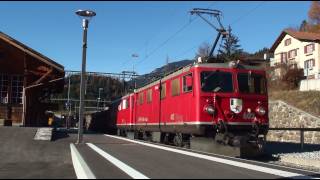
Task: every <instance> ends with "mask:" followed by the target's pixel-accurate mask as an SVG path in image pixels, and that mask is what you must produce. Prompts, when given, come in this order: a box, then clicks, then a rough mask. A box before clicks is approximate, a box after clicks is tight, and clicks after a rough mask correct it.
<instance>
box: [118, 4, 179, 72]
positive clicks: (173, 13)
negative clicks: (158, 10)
mask: <svg viewBox="0 0 320 180" xmlns="http://www.w3.org/2000/svg"><path fill="white" fill-rule="evenodd" d="M177 12H178V11H176V9H173V11H172V12H171V14H170V17H173V16H175V15H176V14H177ZM172 19H173V18H171V20H172ZM164 29H165V26H162V28H161V30H160V31H158V33H156V34H154V35H153V36H151V38H149V39H148V40H146V43H145V44H144V45H143V46H142V47H141V48H140V49H139V50H138V51H137V52H140V51H141V50H142V49H144V48H146V47H147V45H148V44H149V43H148V42H150V41H151V40H152V39H154V38H155V37H157V36H158V35H159V34H160V32H162V31H163V30H164ZM146 54H147V52H146ZM129 61H130V59H128V60H125V61H124V62H123V63H122V64H121V66H120V68H122V67H123V66H124V65H126V64H128V62H129Z"/></svg>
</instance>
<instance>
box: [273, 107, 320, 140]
mask: <svg viewBox="0 0 320 180" xmlns="http://www.w3.org/2000/svg"><path fill="white" fill-rule="evenodd" d="M269 119H270V127H271V128H272V127H287V128H299V127H305V128H318V127H320V118H319V117H316V116H313V115H311V114H308V113H306V112H304V111H301V110H299V109H297V108H295V107H293V106H290V105H288V104H286V103H285V102H282V101H270V102H269ZM304 137H305V143H310V144H320V132H305V135H304ZM267 140H268V141H280V142H295V143H299V142H300V132H299V131H269V133H268V136H267Z"/></svg>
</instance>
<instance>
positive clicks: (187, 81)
mask: <svg viewBox="0 0 320 180" xmlns="http://www.w3.org/2000/svg"><path fill="white" fill-rule="evenodd" d="M192 87H193V80H192V73H190V74H187V75H185V76H183V92H191V91H192Z"/></svg>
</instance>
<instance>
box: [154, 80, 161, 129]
mask: <svg viewBox="0 0 320 180" xmlns="http://www.w3.org/2000/svg"><path fill="white" fill-rule="evenodd" d="M152 92H153V93H152V112H153V113H152V114H153V115H152V123H153V124H154V128H155V131H160V123H161V119H160V118H161V117H160V116H161V113H160V112H161V106H160V103H161V102H160V94H161V87H160V81H159V84H156V85H155V86H154V87H153V90H152Z"/></svg>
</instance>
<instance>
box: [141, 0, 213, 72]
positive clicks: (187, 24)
mask: <svg viewBox="0 0 320 180" xmlns="http://www.w3.org/2000/svg"><path fill="white" fill-rule="evenodd" d="M216 3H218V2H217V1H215V2H213V3H211V4H210V5H209V6H208V7H207V8H210V7H212V6H213V5H214V4H216ZM196 19H198V17H195V18H193V19H190V20H189V22H188V23H186V24H184V25H183V26H182V27H181V28H179V30H178V31H176V32H175V33H174V34H173V35H171V36H170V37H169V38H167V39H166V40H165V41H164V42H162V43H161V44H160V45H158V46H157V47H156V48H155V49H154V50H153V51H152V52H151V53H149V54H147V55H146V56H145V58H144V59H142V60H141V61H139V62H138V63H137V64H135V66H137V65H139V64H141V63H142V62H144V61H146V60H147V59H148V58H149V57H150V56H152V55H153V54H154V53H155V52H157V51H158V50H159V49H160V48H162V47H163V46H165V45H166V44H167V43H168V42H169V41H170V40H172V39H173V38H174V37H175V36H177V35H178V34H179V33H180V32H182V31H183V30H184V29H186V28H187V27H188V26H189V25H190V24H191V23H192V22H194V21H195V20H196Z"/></svg>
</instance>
